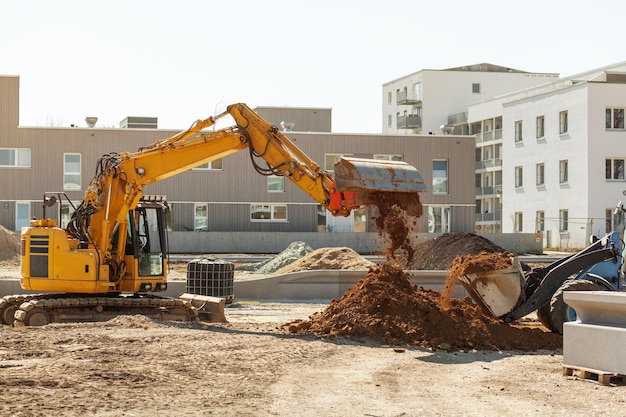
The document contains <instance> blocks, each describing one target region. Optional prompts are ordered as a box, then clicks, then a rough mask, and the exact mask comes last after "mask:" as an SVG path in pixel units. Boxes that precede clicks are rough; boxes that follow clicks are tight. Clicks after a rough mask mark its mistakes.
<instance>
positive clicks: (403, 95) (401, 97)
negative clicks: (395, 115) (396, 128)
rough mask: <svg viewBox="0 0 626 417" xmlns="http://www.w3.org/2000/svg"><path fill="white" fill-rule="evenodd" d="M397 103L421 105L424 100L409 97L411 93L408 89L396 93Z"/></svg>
mask: <svg viewBox="0 0 626 417" xmlns="http://www.w3.org/2000/svg"><path fill="white" fill-rule="evenodd" d="M396 103H397V104H398V105H401V106H406V105H421V104H422V100H420V99H413V98H409V95H408V93H407V92H406V91H398V92H397V93H396Z"/></svg>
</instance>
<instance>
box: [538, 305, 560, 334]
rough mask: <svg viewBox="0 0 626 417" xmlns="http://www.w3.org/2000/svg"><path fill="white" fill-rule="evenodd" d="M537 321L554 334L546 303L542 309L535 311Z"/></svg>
mask: <svg viewBox="0 0 626 417" xmlns="http://www.w3.org/2000/svg"><path fill="white" fill-rule="evenodd" d="M537 319H538V320H539V321H540V322H541V324H543V325H544V326H546V328H547V329H548V330H550V331H551V332H555V331H556V330H554V326H553V325H552V320H551V319H550V303H547V304H546V305H544V306H543V307H541V308H539V309H538V310H537Z"/></svg>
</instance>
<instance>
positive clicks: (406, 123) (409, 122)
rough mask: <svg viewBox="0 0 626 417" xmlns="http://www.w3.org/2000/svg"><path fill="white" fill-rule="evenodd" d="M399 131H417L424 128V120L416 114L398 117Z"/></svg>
mask: <svg viewBox="0 0 626 417" xmlns="http://www.w3.org/2000/svg"><path fill="white" fill-rule="evenodd" d="M397 125H398V129H417V128H420V127H422V118H421V117H420V116H418V115H416V114H409V115H406V116H398V120H397Z"/></svg>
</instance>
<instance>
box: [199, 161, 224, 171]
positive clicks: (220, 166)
mask: <svg viewBox="0 0 626 417" xmlns="http://www.w3.org/2000/svg"><path fill="white" fill-rule="evenodd" d="M193 169H197V170H205V171H223V170H224V160H223V159H222V158H218V159H214V160H212V161H209V162H207V163H204V164H202V165H198V166H197V167H195V168H193Z"/></svg>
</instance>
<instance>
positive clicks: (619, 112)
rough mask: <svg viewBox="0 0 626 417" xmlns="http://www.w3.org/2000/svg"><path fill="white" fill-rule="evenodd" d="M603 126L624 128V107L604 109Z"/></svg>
mask: <svg viewBox="0 0 626 417" xmlns="http://www.w3.org/2000/svg"><path fill="white" fill-rule="evenodd" d="M605 115H606V121H605V127H606V128H607V129H623V128H624V109H623V108H622V109H614V108H607V109H606V113H605Z"/></svg>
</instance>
